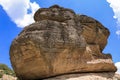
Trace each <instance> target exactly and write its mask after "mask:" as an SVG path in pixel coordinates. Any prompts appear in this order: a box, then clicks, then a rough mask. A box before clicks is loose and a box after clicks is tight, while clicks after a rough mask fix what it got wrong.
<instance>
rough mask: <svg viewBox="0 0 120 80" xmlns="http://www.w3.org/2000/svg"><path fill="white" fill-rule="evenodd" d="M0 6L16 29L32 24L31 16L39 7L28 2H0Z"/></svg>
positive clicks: (8, 0)
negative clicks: (15, 25)
mask: <svg viewBox="0 0 120 80" xmlns="http://www.w3.org/2000/svg"><path fill="white" fill-rule="evenodd" d="M0 5H1V6H2V7H3V9H4V10H5V11H6V13H7V14H8V16H9V17H10V18H11V20H12V21H13V22H15V23H16V24H17V26H18V27H25V26H26V25H28V24H30V23H32V22H34V20H33V15H34V13H35V11H36V10H37V9H39V8H40V6H39V5H38V4H37V3H36V2H33V3H32V2H30V0H0Z"/></svg>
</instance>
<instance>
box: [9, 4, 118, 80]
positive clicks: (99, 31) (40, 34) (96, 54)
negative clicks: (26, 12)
mask: <svg viewBox="0 0 120 80" xmlns="http://www.w3.org/2000/svg"><path fill="white" fill-rule="evenodd" d="M34 19H35V21H36V22H35V23H33V24H31V25H29V26H26V27H25V28H24V30H23V31H22V32H21V33H20V34H19V35H18V37H16V38H15V39H14V41H13V42H12V44H11V47H10V59H11V63H12V66H13V69H14V70H15V73H16V75H17V76H18V77H19V78H20V79H21V80H34V79H42V78H47V77H51V76H56V75H62V74H67V73H78V72H79V73H80V72H81V73H82V72H107V71H108V72H115V71H116V67H115V66H114V64H113V62H112V58H111V55H110V54H103V53H102V50H103V49H104V47H105V46H106V44H107V38H108V36H109V31H108V29H107V28H105V27H104V26H103V25H102V24H101V23H99V22H98V21H97V20H95V19H93V18H91V17H88V16H86V15H77V14H75V13H74V12H73V11H72V10H70V9H66V8H63V7H59V6H57V5H55V6H52V7H50V8H40V9H39V10H38V11H37V12H36V13H35V15H34Z"/></svg>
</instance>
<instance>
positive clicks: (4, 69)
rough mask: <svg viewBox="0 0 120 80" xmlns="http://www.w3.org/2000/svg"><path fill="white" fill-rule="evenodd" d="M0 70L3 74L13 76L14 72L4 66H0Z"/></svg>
mask: <svg viewBox="0 0 120 80" xmlns="http://www.w3.org/2000/svg"><path fill="white" fill-rule="evenodd" d="M0 70H3V71H4V74H7V75H12V76H15V73H14V71H13V70H11V69H10V68H9V67H8V66H7V65H5V64H0Z"/></svg>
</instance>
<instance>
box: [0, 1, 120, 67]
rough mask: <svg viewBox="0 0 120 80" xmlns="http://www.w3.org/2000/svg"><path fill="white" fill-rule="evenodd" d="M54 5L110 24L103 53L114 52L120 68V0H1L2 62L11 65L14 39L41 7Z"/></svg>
mask: <svg viewBox="0 0 120 80" xmlns="http://www.w3.org/2000/svg"><path fill="white" fill-rule="evenodd" d="M54 4H58V5H60V6H62V7H66V8H70V9H73V10H74V11H75V12H76V13H77V14H85V15H88V16H91V17H93V18H95V19H97V20H98V21H100V22H101V23H102V24H103V25H104V26H105V27H107V28H108V29H109V30H110V33H111V34H110V36H109V39H108V44H107V46H106V48H105V49H104V51H103V53H111V55H112V57H113V61H114V63H116V65H117V66H118V67H119V68H120V6H119V4H120V0H67V1H65V0H7V1H6V0H0V63H5V64H7V65H8V66H11V64H10V60H9V49H10V44H11V42H12V41H13V39H14V38H15V37H16V36H17V35H18V34H19V33H20V32H21V30H22V29H23V28H24V27H25V26H26V25H29V24H31V23H33V22H34V20H33V18H32V17H33V15H34V12H35V11H36V10H37V9H38V8H43V7H45V8H47V7H49V6H51V5H54Z"/></svg>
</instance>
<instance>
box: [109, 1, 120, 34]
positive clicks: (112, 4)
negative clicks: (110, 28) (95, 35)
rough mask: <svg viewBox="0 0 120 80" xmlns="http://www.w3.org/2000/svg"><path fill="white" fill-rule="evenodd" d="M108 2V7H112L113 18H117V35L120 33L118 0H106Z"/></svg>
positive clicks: (119, 2)
mask: <svg viewBox="0 0 120 80" xmlns="http://www.w3.org/2000/svg"><path fill="white" fill-rule="evenodd" d="M107 2H108V3H110V7H111V8H112V9H113V12H114V16H113V18H115V19H117V28H118V30H117V31H116V34H117V35H120V0H107Z"/></svg>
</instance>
